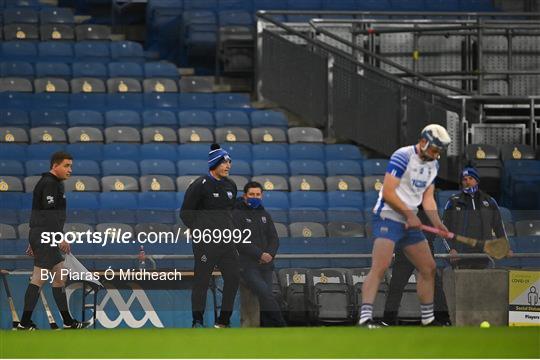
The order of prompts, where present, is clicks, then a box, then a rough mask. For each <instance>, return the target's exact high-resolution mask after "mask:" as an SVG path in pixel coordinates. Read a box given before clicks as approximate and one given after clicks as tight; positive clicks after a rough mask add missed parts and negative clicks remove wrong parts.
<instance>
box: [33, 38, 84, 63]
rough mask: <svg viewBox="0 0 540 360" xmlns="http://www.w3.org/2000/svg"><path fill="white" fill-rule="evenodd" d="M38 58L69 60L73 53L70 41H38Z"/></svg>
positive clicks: (44, 59) (57, 60) (42, 59)
mask: <svg viewBox="0 0 540 360" xmlns="http://www.w3.org/2000/svg"><path fill="white" fill-rule="evenodd" d="M38 51H39V60H40V61H55V62H71V61H72V60H73V57H74V55H75V53H74V49H73V46H72V43H71V42H67V41H66V42H55V41H46V42H40V43H38Z"/></svg>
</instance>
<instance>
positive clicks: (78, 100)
mask: <svg viewBox="0 0 540 360" xmlns="http://www.w3.org/2000/svg"><path fill="white" fill-rule="evenodd" d="M69 103H70V107H71V108H72V109H74V110H84V109H88V106H89V105H88V104H92V105H91V109H92V110H101V109H104V108H105V107H106V104H107V96H106V94H96V93H93V94H86V93H79V94H71V95H70V97H69Z"/></svg>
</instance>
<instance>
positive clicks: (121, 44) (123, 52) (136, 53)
mask: <svg viewBox="0 0 540 360" xmlns="http://www.w3.org/2000/svg"><path fill="white" fill-rule="evenodd" d="M110 49H111V56H112V58H113V59H114V60H115V61H135V62H144V50H143V47H142V45H141V44H139V43H137V42H134V41H112V42H111V45H110Z"/></svg>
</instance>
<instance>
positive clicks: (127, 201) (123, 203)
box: [99, 191, 138, 222]
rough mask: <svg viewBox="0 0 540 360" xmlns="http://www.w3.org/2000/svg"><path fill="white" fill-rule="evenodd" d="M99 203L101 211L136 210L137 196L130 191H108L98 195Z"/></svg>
mask: <svg viewBox="0 0 540 360" xmlns="http://www.w3.org/2000/svg"><path fill="white" fill-rule="evenodd" d="M99 203H100V208H101V209H126V210H129V209H132V210H135V209H137V208H138V204H137V195H136V193H134V192H131V191H110V192H103V193H100V194H99ZM108 222H112V221H108Z"/></svg>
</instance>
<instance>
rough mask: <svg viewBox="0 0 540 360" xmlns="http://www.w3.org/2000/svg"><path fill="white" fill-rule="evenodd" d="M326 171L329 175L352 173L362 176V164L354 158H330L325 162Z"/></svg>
mask: <svg viewBox="0 0 540 360" xmlns="http://www.w3.org/2000/svg"><path fill="white" fill-rule="evenodd" d="M326 171H327V173H328V175H329V176H333V175H353V176H362V175H363V172H362V165H361V163H360V162H359V161H356V160H330V161H327V162H326Z"/></svg>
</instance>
